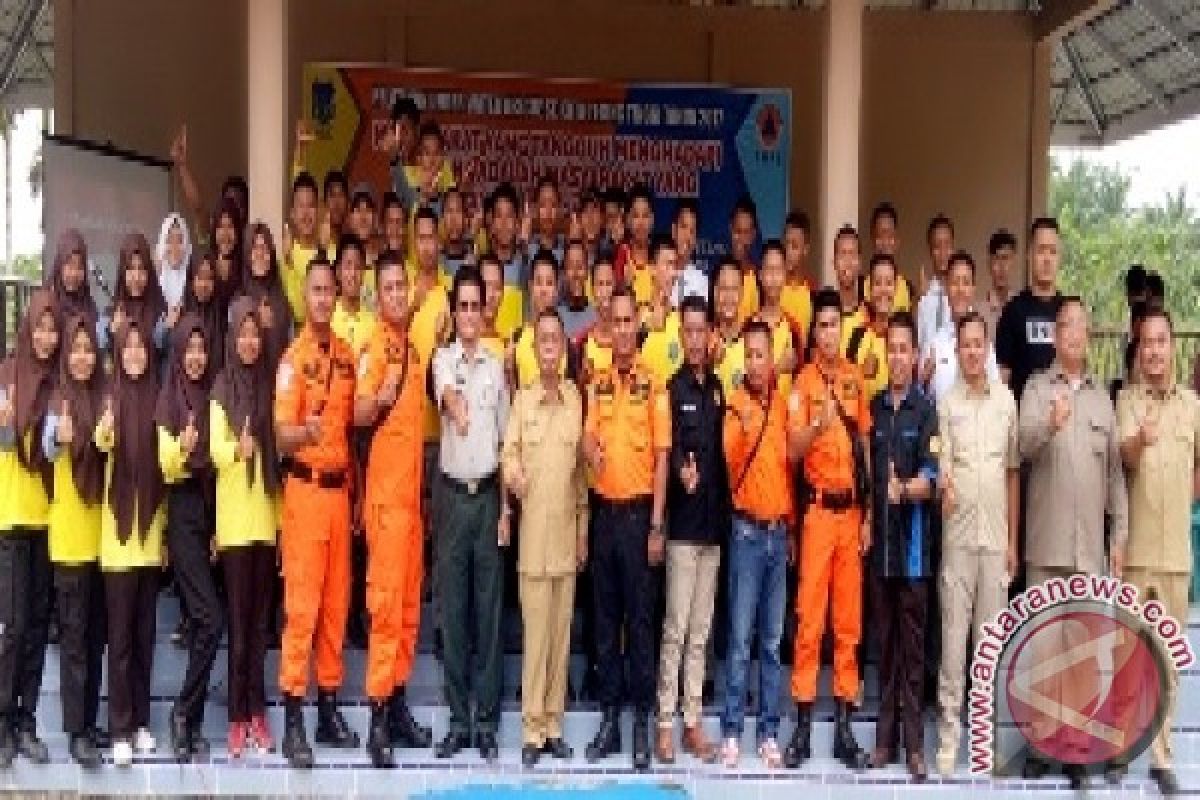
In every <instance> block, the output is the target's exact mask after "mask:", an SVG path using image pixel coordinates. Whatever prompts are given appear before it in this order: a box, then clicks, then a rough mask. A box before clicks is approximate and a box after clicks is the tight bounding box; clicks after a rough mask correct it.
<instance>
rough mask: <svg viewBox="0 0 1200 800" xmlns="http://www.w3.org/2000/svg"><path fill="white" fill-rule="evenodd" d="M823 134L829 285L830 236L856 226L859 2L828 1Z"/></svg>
mask: <svg viewBox="0 0 1200 800" xmlns="http://www.w3.org/2000/svg"><path fill="white" fill-rule="evenodd" d="M825 13H826V14H827V15H828V19H827V23H828V24H827V26H826V34H825V86H824V109H823V110H824V114H823V115H822V124H823V126H824V127H823V129H822V136H821V171H820V174H821V185H820V186H821V191H820V198H821V200H820V225H821V238H820V240H819V241H820V243H821V249H820V255H819V257H820V259H821V261H820V263H821V272H820V274H821V279H822V282H823V283H826V284H832V283H833V239H834V236H835V235H836V233H837V230H838V228H840V227H841V226H842V225H845V224H846V223H850V224H851V225H855V226H857V225H858V222H859V220H858V186H859V179H858V162H859V142H860V132H861V125H862V63H863V59H862V56H863V0H829V2H828V4H827V5H826V12H825Z"/></svg>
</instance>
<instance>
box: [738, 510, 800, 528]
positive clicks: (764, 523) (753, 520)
mask: <svg viewBox="0 0 1200 800" xmlns="http://www.w3.org/2000/svg"><path fill="white" fill-rule="evenodd" d="M734 516H736V517H739V518H741V519H742V521H744V522H748V523H750V524H751V525H753V526H755V527H756V528H774V527H777V526H778V527H786V526H787V517H775V518H773V519H763V518H762V517H756V516H755V515H753V514H750V513H747V512H745V511H742V510H741V509H738V510H737V511H735V512H734Z"/></svg>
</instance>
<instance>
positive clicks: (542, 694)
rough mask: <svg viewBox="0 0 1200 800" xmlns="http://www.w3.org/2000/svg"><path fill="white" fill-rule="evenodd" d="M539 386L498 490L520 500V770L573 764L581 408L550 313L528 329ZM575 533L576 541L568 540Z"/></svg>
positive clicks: (512, 433)
mask: <svg viewBox="0 0 1200 800" xmlns="http://www.w3.org/2000/svg"><path fill="white" fill-rule="evenodd" d="M534 347H535V348H536V350H537V359H538V368H539V371H540V373H541V379H540V380H538V381H537V382H535V383H532V384H530V385H529V386H527V387H525V388H523V389H520V390H518V391H517V394H516V397H515V398H514V399H513V405H512V410H511V412H510V413H509V417H508V427H507V428H506V429H505V432H504V450H503V453H502V456H501V457H502V460H503V467H504V485H505V486H507V487H508V489H509V490H511V491H512V492H513V494H515V495H516V496H517V498H518V499H519V500H520V501H521V536H520V542H519V548H520V551H519V552H518V554H517V573H518V575H519V584H518V589H519V594H520V598H521V613H522V617H523V620H524V629H525V647H524V653H525V658H524V660H523V661H522V664H521V719H522V724H523V727H524V735H523V738H524V745H523V747H522V748H521V761H522V763H524V764H525V766H527V767H532V766H534V765H535V764H537V761H538V757H539V756H540V755H541V754H542V753H543V752H546V753H549V754H550V755H552V756H554V757H555V758H570V757H571V748H570V747H568V746H567V743H566V742H565V741H563V738H562V718H563V709H564V704H565V697H566V691H567V660H568V658H569V656H570V649H571V612H572V611H573V609H574V607H575V573H576V571H577V570H578V569H579V568H580V567H582V566H583V563H584V561H585V559H586V558H587V530H588V505H587V503H588V499H587V475H586V472H585V468H584V461H583V451H582V450H581V448H580V442H581V441H582V439H583V402H582V400H581V399H580V396H579V391H578V390H577V389H576V388H575V384H573V383H571V382H570V381H566V380H563V379H562V378H561V377H560V376H559V370H558V364H559V362H560V360H561V359H562V355H563V349H564V347H565V343H564V333H563V326H562V320H561V319H560V318H559V316H558V314H557V312H555V311H554V309H552V308H551V309H546V310H544V311H542V312H541V313H539V314H538V318H537V320H536V322H535V327H534ZM572 534H574V535H572Z"/></svg>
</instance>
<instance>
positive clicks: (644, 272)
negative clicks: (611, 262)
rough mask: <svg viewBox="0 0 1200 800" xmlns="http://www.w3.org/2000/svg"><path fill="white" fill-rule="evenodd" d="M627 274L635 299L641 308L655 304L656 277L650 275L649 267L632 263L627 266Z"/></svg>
mask: <svg viewBox="0 0 1200 800" xmlns="http://www.w3.org/2000/svg"><path fill="white" fill-rule="evenodd" d="M625 274H626V275H627V276H629V278H628V280H629V285H630V287H631V288H632V289H633V299H634V300H636V301H637V304H638V305H639V306H648V305H650V304H651V303H652V302H654V277H653V276H652V275H651V274H650V268H649V267H639V266H636V265H634V264H632V263H630V264H626V265H625Z"/></svg>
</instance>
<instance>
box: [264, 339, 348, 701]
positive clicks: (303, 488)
mask: <svg viewBox="0 0 1200 800" xmlns="http://www.w3.org/2000/svg"><path fill="white" fill-rule="evenodd" d="M353 403H354V357H353V356H352V355H351V352H350V347H349V345H347V344H346V343H345V342H343V341H342V340H341V339H339V338H338V337H336V336H334V335H332V333H331V334H330V336H329V341H328V344H326V345H322V344H320V343H319V342H318V341H317V338H316V336H315V335H314V334H313V333H312V331H311V330H310V329H309V328H308V327H305V328H304V329H303V330H301V331H300V334H299V335H298V336H297V337H296V339H295V341H293V342H292V344H291V346H289V347H288V349H287V352H286V353H284V355H283V359H282V360H281V361H280V363H279V371H278V373H277V376H276V380H275V422H276V424H277V425H303V424H304V422H305V420H306V419H307V418H308V417H309V415H316V416H318V417H320V420H321V432H320V437H319V438H318V441H316V442H314V443H311V444H306V445H304V446H303V447H301V448H300V449H298V450H297V451H296V452H295V453H293V454H292V457H291V461H292V466H291V467H290V468H289V473H288V476H287V478H286V480H285V482H284V486H283V526H282V527H283V535H282V540H281V543H280V547H281V553H282V558H283V578H284V593H283V604H284V614H285V615H286V616H285V619H286V624H285V627H284V631H283V643H282V646H281V652H280V659H279V688H280V689H281V690H282V691H283V692H284V693H285V694H287V695H290V696H292V697H303V696H304V694H305V692H306V691H307V686H308V663H309V657H310V655H312V654H313V651H314V650H315V654H316V671H317V686H318V687H319V688H321V689H325V690H333V689H337V688H338V687H339V686H340V685H341V683H342V639H343V637H344V636H345V633H346V613H347V610H348V608H349V604H350V476H349V466H350V441H349V429H350V423H351V420H352V415H353V410H354V409H353ZM314 637H315V640H314Z"/></svg>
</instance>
